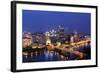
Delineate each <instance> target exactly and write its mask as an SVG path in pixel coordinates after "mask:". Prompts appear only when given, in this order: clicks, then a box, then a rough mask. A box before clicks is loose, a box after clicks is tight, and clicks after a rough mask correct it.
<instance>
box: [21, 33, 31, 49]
mask: <svg viewBox="0 0 100 73" xmlns="http://www.w3.org/2000/svg"><path fill="white" fill-rule="evenodd" d="M22 45H23V48H26V47H31V45H32V34H31V33H30V32H26V33H23V39H22Z"/></svg>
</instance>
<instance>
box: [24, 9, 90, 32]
mask: <svg viewBox="0 0 100 73" xmlns="http://www.w3.org/2000/svg"><path fill="white" fill-rule="evenodd" d="M22 14H23V17H22V19H23V32H24V31H27V32H39V31H42V32H45V31H47V30H48V29H49V28H51V27H53V26H54V27H56V26H59V25H63V26H64V28H65V29H67V31H70V32H73V31H77V32H80V33H87V34H90V27H91V14H90V13H75V12H55V11H36V10H23V12H22Z"/></svg>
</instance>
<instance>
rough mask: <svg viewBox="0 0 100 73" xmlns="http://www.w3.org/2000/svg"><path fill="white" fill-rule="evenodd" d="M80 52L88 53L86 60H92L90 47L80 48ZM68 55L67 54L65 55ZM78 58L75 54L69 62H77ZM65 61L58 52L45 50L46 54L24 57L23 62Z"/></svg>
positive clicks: (70, 56) (71, 55)
mask: <svg viewBox="0 0 100 73" xmlns="http://www.w3.org/2000/svg"><path fill="white" fill-rule="evenodd" d="M78 51H80V52H85V53H87V56H86V59H90V58H91V49H90V45H89V46H86V47H84V48H83V47H82V48H80V49H79V50H78ZM65 54H66V53H65ZM76 59H77V58H76V56H75V55H73V54H70V55H69V60H76ZM61 60H63V59H62V58H61V55H60V54H59V53H57V52H49V51H47V50H44V52H43V53H42V54H39V55H38V54H37V55H32V56H29V57H26V56H24V55H23V62H24V63H25V62H43V61H61Z"/></svg>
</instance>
